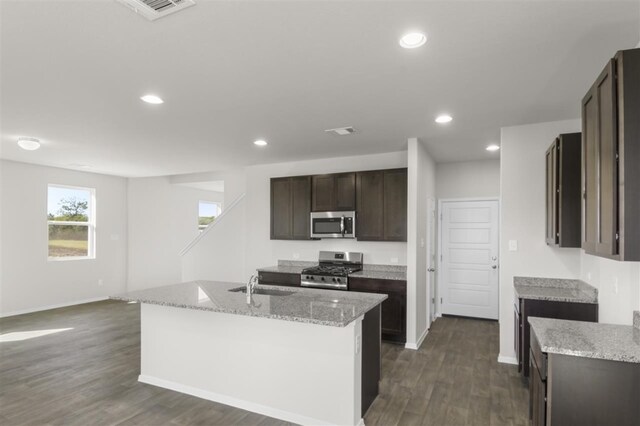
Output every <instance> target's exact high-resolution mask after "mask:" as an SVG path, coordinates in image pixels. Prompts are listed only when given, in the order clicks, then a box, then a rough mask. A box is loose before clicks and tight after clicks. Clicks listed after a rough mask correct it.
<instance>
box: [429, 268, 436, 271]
mask: <svg viewBox="0 0 640 426" xmlns="http://www.w3.org/2000/svg"><path fill="white" fill-rule="evenodd" d="M435 271H436V268H429V269H427V272H435Z"/></svg>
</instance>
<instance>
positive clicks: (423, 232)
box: [406, 138, 436, 349]
mask: <svg viewBox="0 0 640 426" xmlns="http://www.w3.org/2000/svg"><path fill="white" fill-rule="evenodd" d="M408 145H409V146H408V154H407V157H408V178H409V179H408V217H407V343H406V346H407V348H410V349H418V348H419V347H420V345H421V344H422V342H423V340H424V338H425V337H426V335H427V331H428V329H429V326H430V324H429V318H430V317H431V315H430V312H429V309H430V306H431V304H430V303H428V299H429V296H428V295H429V285H434V283H429V282H428V281H427V244H426V242H427V241H428V238H429V236H428V235H427V206H428V202H427V200H428V199H429V198H434V199H435V194H436V190H435V188H436V177H435V176H436V167H435V163H434V161H433V159H432V158H431V156H430V155H429V153H428V152H427V150H426V148H425V147H424V145H423V144H422V143H421V142H420V141H419V140H418V139H416V138H410V139H409V142H408Z"/></svg>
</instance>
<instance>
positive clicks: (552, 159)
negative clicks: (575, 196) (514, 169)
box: [546, 139, 558, 245]
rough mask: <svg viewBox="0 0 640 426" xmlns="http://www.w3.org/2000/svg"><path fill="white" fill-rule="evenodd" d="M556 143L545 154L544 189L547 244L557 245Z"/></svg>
mask: <svg viewBox="0 0 640 426" xmlns="http://www.w3.org/2000/svg"><path fill="white" fill-rule="evenodd" d="M557 146H558V141H557V139H556V141H555V142H554V143H553V144H551V147H550V148H549V149H548V150H547V154H546V163H547V164H546V176H547V178H546V188H547V200H546V210H547V244H549V245H556V244H557V243H558V229H557V228H558V177H557V176H558V173H557V170H558V160H557Z"/></svg>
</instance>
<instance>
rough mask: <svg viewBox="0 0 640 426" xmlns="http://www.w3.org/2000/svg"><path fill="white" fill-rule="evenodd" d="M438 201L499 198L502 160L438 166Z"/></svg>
mask: <svg viewBox="0 0 640 426" xmlns="http://www.w3.org/2000/svg"><path fill="white" fill-rule="evenodd" d="M436 194H437V196H438V199H451V198H478V197H498V196H499V195H500V160H498V159H496V160H485V161H460V162H455V163H438V164H436Z"/></svg>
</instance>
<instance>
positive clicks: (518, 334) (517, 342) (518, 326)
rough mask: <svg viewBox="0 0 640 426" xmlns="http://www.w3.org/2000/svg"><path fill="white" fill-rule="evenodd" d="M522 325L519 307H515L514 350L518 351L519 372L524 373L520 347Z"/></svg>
mask: <svg viewBox="0 0 640 426" xmlns="http://www.w3.org/2000/svg"><path fill="white" fill-rule="evenodd" d="M521 327H522V325H521V323H520V313H519V312H518V307H517V306H515V305H514V306H513V348H514V349H515V351H516V359H517V360H518V372H520V371H522V356H521V354H520V347H521V342H520V339H522V332H521V331H522V329H521Z"/></svg>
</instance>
